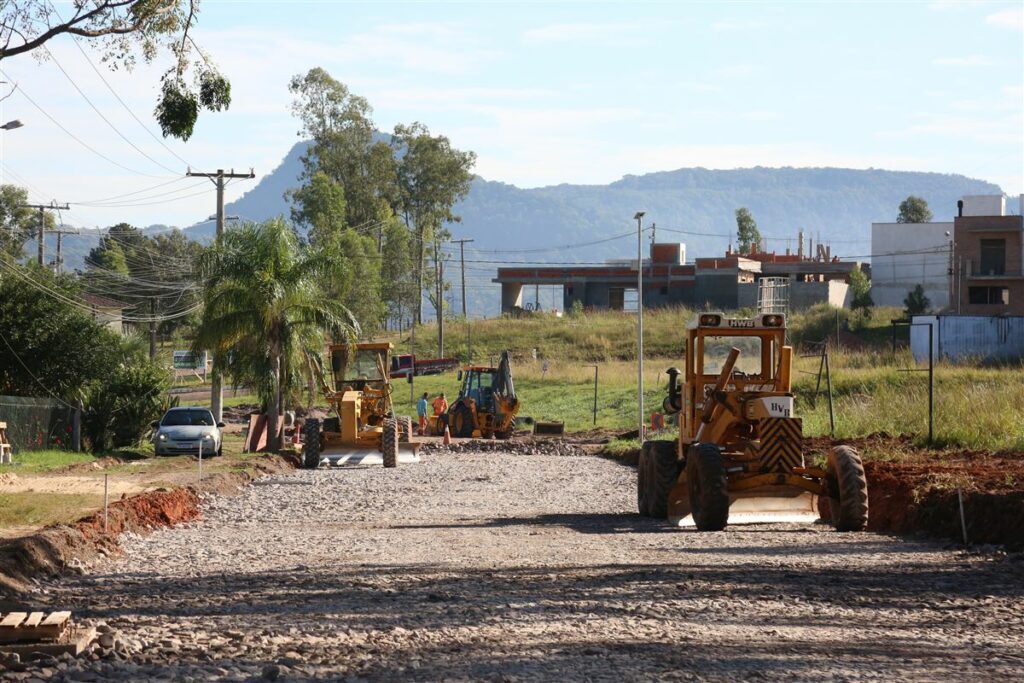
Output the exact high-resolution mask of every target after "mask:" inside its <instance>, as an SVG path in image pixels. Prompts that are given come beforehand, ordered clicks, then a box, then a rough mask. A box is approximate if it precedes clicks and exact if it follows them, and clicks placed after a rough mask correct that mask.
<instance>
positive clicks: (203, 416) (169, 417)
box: [160, 409, 213, 427]
mask: <svg viewBox="0 0 1024 683" xmlns="http://www.w3.org/2000/svg"><path fill="white" fill-rule="evenodd" d="M160 424H161V425H162V426H164V427H187V426H197V427H212V426H213V413H211V412H210V411H209V410H205V409H196V410H169V411H167V414H166V415H164V419H163V420H162V421H161V422H160Z"/></svg>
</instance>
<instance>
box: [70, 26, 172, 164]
mask: <svg viewBox="0 0 1024 683" xmlns="http://www.w3.org/2000/svg"><path fill="white" fill-rule="evenodd" d="M71 42H73V43H74V45H75V47H76V48H78V51H79V52H81V53H82V57H84V58H85V61H86V62H88V63H89V66H91V67H92V70H93V71H95V72H96V75H97V76H99V77H100V80H101V81H103V85H105V86H107V90H109V91H110V93H111V94H112V95H113V96H114V97H115V98H116V99H117V101H118V102H120V103H121V106H122V107H124V109H125V111H127V112H128V113H129V114H131V117H132V118H133V119H135V122H136V123H138V124H139V125H140V126H141V127H142V130H144V131H146V133H147V134H148V135H149V137H151V138H153V139H154V140H156V141H157V142H158V143H160V146H161V147H163V148H164V149H166V150H167V151H168V152H170V153H171V154H172V155H173V156H174V157H175V158H176V159H177V160H178V161H180V162H181V163H183V164H185V165H186V166H191V164H189V163H188V162H187V161H185V160H184V159H182V158H181V156H179V155H178V153H177V152H175V151H174V150H173V149H171V148H170V147H168V146H167V143H165V142H164V141H163V140H161V139H160V138H158V137H157V136H156V134H155V133H153V131H151V130H150V129H149V126H147V125H146V124H144V123H143V122H142V120H141V119H140V118H139V117H138V116H136V115H135V111H134V110H133V109H132V108H131V107H129V106H128V105H127V104H125V101H124V100H123V99H121V96H120V95H118V94H117V91H116V90H114V87H113V86H112V85H110V83H109V82H108V81H107V79H106V78H104V77H103V74H102V73H101V72H100V70H99V69H98V68H96V65H95V64H93V62H92V60H91V59H89V55H88V54H86V52H85V50H83V49H82V46H81V45H79V44H78V38H77V37H76V38H74V39H73V40H72V41H71Z"/></svg>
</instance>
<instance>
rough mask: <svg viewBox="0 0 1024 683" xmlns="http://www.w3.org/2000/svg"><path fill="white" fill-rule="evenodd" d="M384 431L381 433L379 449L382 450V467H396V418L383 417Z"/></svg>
mask: <svg viewBox="0 0 1024 683" xmlns="http://www.w3.org/2000/svg"><path fill="white" fill-rule="evenodd" d="M383 428H384V433H383V434H381V437H380V438H381V450H382V451H384V467H398V420H396V419H394V418H393V417H386V418H384V425H383Z"/></svg>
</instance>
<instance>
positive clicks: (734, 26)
mask: <svg viewBox="0 0 1024 683" xmlns="http://www.w3.org/2000/svg"><path fill="white" fill-rule="evenodd" d="M767 26H768V22H765V21H755V20H753V19H724V20H722V21H715V22H712V24H711V30H712V31H723V32H725V31H754V30H758V29H763V28H765V27H767Z"/></svg>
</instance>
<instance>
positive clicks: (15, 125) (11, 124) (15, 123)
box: [0, 119, 25, 130]
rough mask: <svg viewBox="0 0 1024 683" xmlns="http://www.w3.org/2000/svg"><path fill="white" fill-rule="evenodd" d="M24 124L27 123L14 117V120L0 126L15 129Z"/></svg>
mask: <svg viewBox="0 0 1024 683" xmlns="http://www.w3.org/2000/svg"><path fill="white" fill-rule="evenodd" d="M24 125H25V124H24V123H22V122H21V121H19V120H18V119H14V120H13V121H8V122H7V123H5V124H4V125H2V126H0V128H3V129H4V130H14V129H15V128H21V127H22V126H24Z"/></svg>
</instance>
